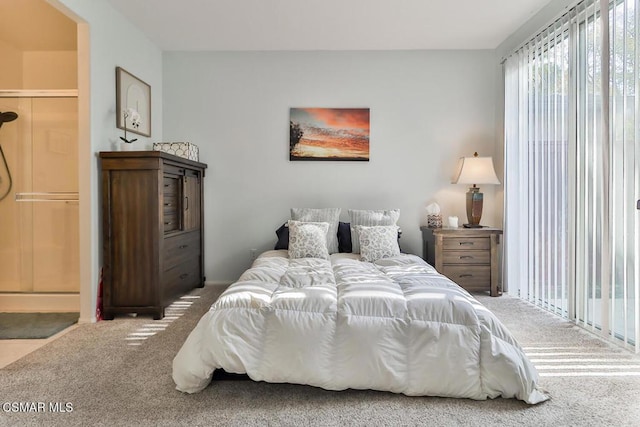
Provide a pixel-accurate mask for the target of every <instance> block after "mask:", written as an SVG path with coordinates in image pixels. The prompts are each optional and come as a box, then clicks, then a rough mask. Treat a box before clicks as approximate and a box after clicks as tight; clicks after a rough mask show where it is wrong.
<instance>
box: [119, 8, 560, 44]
mask: <svg viewBox="0 0 640 427" xmlns="http://www.w3.org/2000/svg"><path fill="white" fill-rule="evenodd" d="M108 1H109V2H110V3H111V4H112V5H113V7H115V8H116V9H117V10H118V11H120V13H122V14H123V15H124V16H125V17H127V18H128V19H129V20H130V21H131V22H132V23H133V24H135V25H136V26H137V27H139V28H140V29H141V30H142V31H143V32H144V33H146V34H147V35H148V37H149V38H150V39H151V40H152V41H153V42H154V43H155V44H157V45H158V46H159V47H160V48H161V49H162V50H225V51H229V50H240V51H246V50H395V49H495V48H496V47H497V46H498V45H499V44H500V43H501V42H503V41H504V40H505V39H506V38H507V37H508V36H509V35H511V34H512V33H513V32H514V31H516V30H517V29H518V28H519V27H520V26H521V25H522V24H524V23H525V22H526V21H527V20H528V19H529V18H531V17H532V16H533V15H534V14H535V13H536V12H538V11H539V10H540V9H541V8H542V7H543V6H545V5H546V4H548V3H550V1H551V0H483V1H480V0H180V1H176V0H108Z"/></svg>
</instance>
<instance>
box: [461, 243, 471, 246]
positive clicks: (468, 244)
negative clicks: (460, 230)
mask: <svg viewBox="0 0 640 427" xmlns="http://www.w3.org/2000/svg"><path fill="white" fill-rule="evenodd" d="M460 246H473V242H460Z"/></svg>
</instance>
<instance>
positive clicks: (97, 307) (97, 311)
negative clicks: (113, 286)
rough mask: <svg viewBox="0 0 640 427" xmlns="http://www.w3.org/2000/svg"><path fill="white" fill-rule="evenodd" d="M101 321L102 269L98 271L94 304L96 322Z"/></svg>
mask: <svg viewBox="0 0 640 427" xmlns="http://www.w3.org/2000/svg"><path fill="white" fill-rule="evenodd" d="M101 320H102V269H100V281H99V282H98V301H97V303H96V321H98V322H99V321H101Z"/></svg>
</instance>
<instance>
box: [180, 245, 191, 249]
mask: <svg viewBox="0 0 640 427" xmlns="http://www.w3.org/2000/svg"><path fill="white" fill-rule="evenodd" d="M188 247H189V245H180V246H178V249H186V248H188Z"/></svg>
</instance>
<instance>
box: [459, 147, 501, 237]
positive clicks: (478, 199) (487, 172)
mask: <svg viewBox="0 0 640 427" xmlns="http://www.w3.org/2000/svg"><path fill="white" fill-rule="evenodd" d="M453 183H454V184H473V187H470V188H469V191H467V220H468V221H469V223H468V224H463V226H464V227H466V228H480V227H482V226H481V225H480V218H481V217H482V198H483V194H482V193H481V192H480V188H479V187H477V186H476V184H500V181H498V177H497V176H496V171H495V169H494V168H493V159H492V158H491V157H478V153H477V152H476V153H474V154H473V157H461V158H460V161H459V162H458V171H457V173H456V176H455V178H454V180H453Z"/></svg>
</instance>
